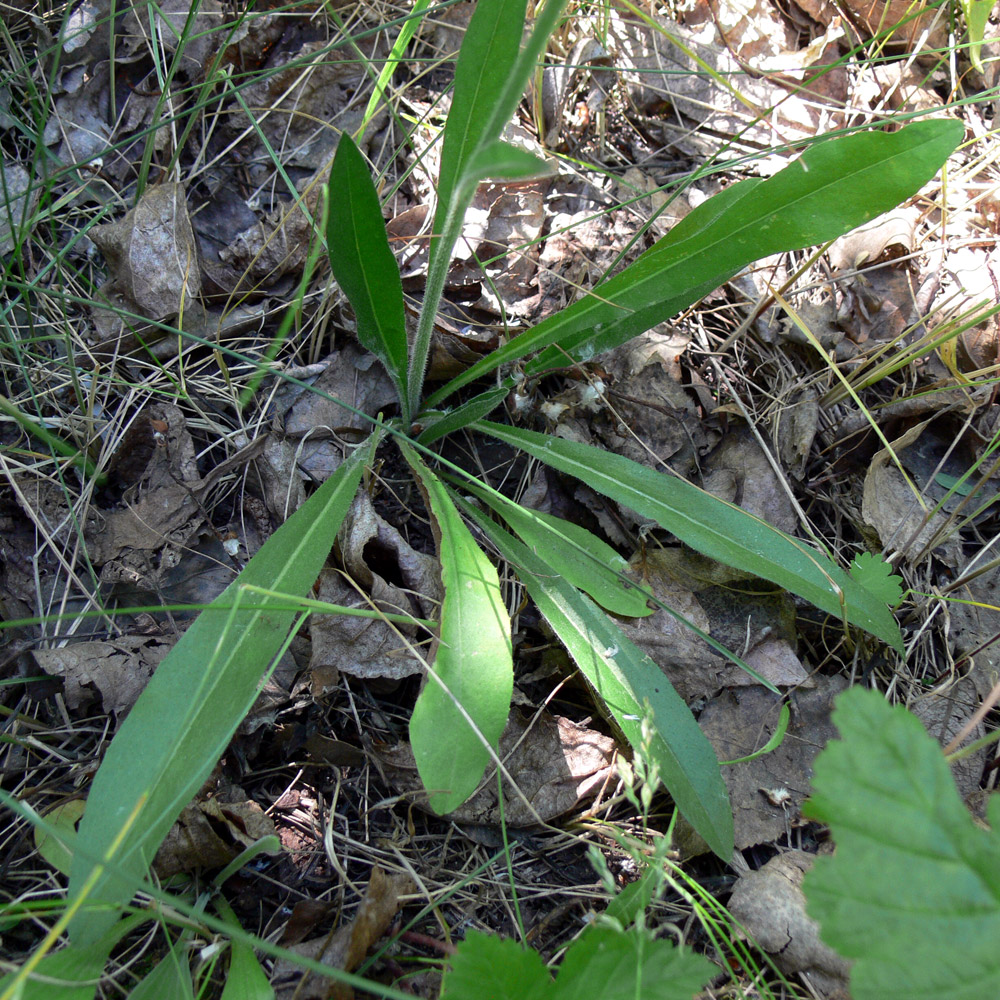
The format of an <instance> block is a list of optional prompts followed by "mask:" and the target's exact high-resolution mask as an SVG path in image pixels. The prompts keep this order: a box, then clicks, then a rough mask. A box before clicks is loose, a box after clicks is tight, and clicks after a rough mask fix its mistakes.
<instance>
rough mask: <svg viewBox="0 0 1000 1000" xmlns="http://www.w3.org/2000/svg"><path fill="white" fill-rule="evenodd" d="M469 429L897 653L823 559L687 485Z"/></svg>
mask: <svg viewBox="0 0 1000 1000" xmlns="http://www.w3.org/2000/svg"><path fill="white" fill-rule="evenodd" d="M476 428H477V429H478V430H481V431H482V432H483V433H485V434H489V435H491V436H492V437H495V438H497V439H499V440H501V441H505V442H507V443H508V444H511V445H513V446H514V447H515V448H520V449H521V450H523V451H526V452H527V453H528V454H529V455H532V456H534V457H535V458H537V459H538V460H539V461H541V462H544V463H545V464H546V465H550V466H552V467H553V468H554V469H558V470H559V471H560V472H565V473H567V474H568V475H571V476H575V477H576V478H577V479H580V480H582V481H583V482H585V483H586V484H587V485H588V486H590V487H591V489H594V490H597V491H598V493H603V494H604V495H605V496H607V497H611V499H612V500H615V501H616V502H617V503H620V504H623V505H624V506H626V507H629V508H631V509H632V510H634V511H636V512H637V513H639V514H641V515H643V517H648V518H651V519H652V520H654V521H656V523H657V524H659V525H660V526H661V527H663V528H665V529H666V530H667V531H670V532H672V533H673V534H674V535H676V536H677V537H678V538H679V539H680V540H681V541H682V542H684V543H685V544H686V545H690V546H691V548H693V549H696V550H697V551H698V552H701V553H702V554H703V555H706V556H708V557H709V558H711V559H715V560H717V561H718V562H721V563H724V564H725V565H727V566H733V567H735V568H736V569H741V570H744V571H746V572H748V573H753V574H755V575H756V576H760V577H763V578H764V579H765V580H770V581H771V582H772V583H776V584H778V585H779V586H780V587H784V588H785V589H786V590H788V591H791V592H792V593H793V594H798V595H799V596H800V597H804V598H805V599H806V600H807V601H810V602H812V603H813V604H815V605H816V607H818V608H821V609H822V610H823V611H826V612H828V613H829V614H831V615H834V616H835V617H836V618H837V619H840V620H843V619H846V620H847V621H849V622H851V623H853V624H854V625H857V626H859V627H860V628H863V629H865V630H866V631H868V632H870V633H871V634H872V635H875V636H878V638H880V639H882V640H883V641H885V642H887V643H888V644H889V645H890V646H892V648H893V649H896V650H898V651H899V652H902V651H903V639H902V636H901V634H900V631H899V626H898V625H897V624H896V620H895V618H893V616H892V614H891V613H890V611H889V608H888V606H887V605H886V604H885V603H884V602H882V601H880V600H879V599H878V597H877V596H876V595H874V594H872V593H871V592H869V591H868V590H867V589H865V588H864V587H862V586H861V584H859V583H858V582H857V581H856V580H853V579H852V578H851V577H850V576H848V574H847V573H846V572H844V570H842V569H840V567H839V566H837V565H835V564H834V563H833V562H832V561H831V560H830V559H829V558H828V557H827V556H825V555H824V554H822V553H821V552H819V551H817V550H816V549H814V548H812V547H811V546H809V545H807V544H806V543H805V542H803V541H800V540H799V539H797V538H792V537H791V536H790V535H786V534H784V532H781V531H778V530H777V529H776V528H772V527H771V525H769V524H768V523H767V522H766V521H762V520H761V519H760V518H757V517H754V516H753V515H752V514H748V513H747V512H746V511H745V510H742V509H741V508H739V507H737V506H735V505H734V504H729V503H726V502H725V501H723V500H720V499H718V497H714V496H712V495H711V494H709V493H706V492H705V491H704V490H702V489H699V488H698V487H697V486H694V485H693V484H692V483H688V482H685V481H684V480H683V479H677V478H674V477H672V476H665V475H663V474H661V473H658V472H656V471H654V470H653V469H650V468H647V467H646V466H643V465H638V464H637V463H635V462H633V461H631V460H630V459H627V458H625V457H623V456H622V455H613V454H611V453H609V452H606V451H603V450H601V449H599V448H592V447H590V446H589V445H585V444H581V443H579V442H577V441H566V440H564V439H562V438H556V437H552V436H549V435H545V434H538V433H537V432H535V431H529V430H525V429H524V428H520V427H505V426H503V425H501V424H495V423H491V422H490V421H486V420H483V421H480V422H479V423H477V424H476Z"/></svg>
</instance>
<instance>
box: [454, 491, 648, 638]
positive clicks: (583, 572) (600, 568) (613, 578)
mask: <svg viewBox="0 0 1000 1000" xmlns="http://www.w3.org/2000/svg"><path fill="white" fill-rule="evenodd" d="M460 488H462V489H465V490H468V491H469V492H470V493H474V494H475V495H476V496H477V497H479V499H480V500H482V501H483V502H484V503H486V504H488V505H489V506H490V507H491V508H492V509H493V510H495V511H496V512H497V513H498V514H499V515H500V516H501V517H502V518H503V519H504V520H505V521H506V522H507V524H508V525H510V527H511V529H512V530H513V531H514V534H516V535H517V536H518V537H520V539H521V540H522V541H523V542H524V543H525V545H527V546H528V548H529V549H531V551H532V552H534V553H535V555H537V556H539V557H541V559H542V560H543V561H544V562H545V563H546V564H547V565H548V566H550V567H551V568H552V569H553V570H555V572H556V573H558V574H559V575H560V576H561V577H563V579H564V580H566V582H567V583H570V584H572V585H573V586H574V587H578V588H579V589H580V590H582V591H584V593H587V594H589V595H590V596H591V597H592V598H593V599H594V600H595V601H596V602H597V603H598V604H600V606H601V607H602V608H606V609H607V610H608V611H613V612H614V613H615V614H616V615H625V616H626V617H629V618H644V617H645V616H646V615H651V614H652V613H653V608H651V607H650V606H649V604H648V603H647V597H648V595H647V594H645V593H644V592H643V591H642V589H641V588H639V587H637V586H636V585H635V584H633V583H630V582H629V581H628V580H627V579H625V577H624V574H625V573H626V571H627V570H628V562H627V561H626V560H625V559H624V558H623V557H622V556H620V555H619V554H618V553H617V552H616V551H615V550H614V549H613V548H611V546H610V545H608V544H607V542H604V541H602V540H601V539H600V538H598V537H597V536H596V535H594V534H592V533H591V532H589V531H587V529H586V528H582V527H581V526H580V525H578V524H573V522H572V521H566V520H564V519H563V518H561V517H554V516H553V515H552V514H544V513H542V512H541V511H537V510H531V509H530V508H527V507H521V506H520V505H519V504H516V503H514V502H513V500H508V499H507V498H506V497H505V496H503V495H502V494H501V493H497V492H496V490H491V489H489V488H487V487H484V486H481V485H479V484H478V483H471V482H468V483H463V484H462V485H461V487H460Z"/></svg>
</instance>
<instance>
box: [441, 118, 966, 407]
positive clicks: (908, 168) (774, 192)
mask: <svg viewBox="0 0 1000 1000" xmlns="http://www.w3.org/2000/svg"><path fill="white" fill-rule="evenodd" d="M962 135H963V126H962V123H961V122H958V121H953V120H937V121H924V122H916V123H914V124H912V125H908V126H906V127H904V128H902V129H900V130H899V131H898V132H893V133H886V132H864V133H858V134H855V135H851V136H845V137H842V138H839V139H831V140H827V141H824V142H819V143H816V144H815V145H813V146H812V147H810V148H809V149H808V150H807V151H806V152H805V153H803V154H802V156H801V157H799V159H797V160H796V161H795V162H794V163H792V164H790V165H789V166H787V167H786V168H785V169H784V170H781V171H779V172H778V173H777V174H775V175H774V176H773V177H770V178H768V179H767V180H758V179H756V178H751V179H748V180H745V181H741V182H739V183H737V184H734V185H732V186H731V187H729V188H728V189H726V190H725V191H723V192H722V193H721V194H718V195H716V196H715V197H714V198H710V199H709V200H708V201H706V202H704V203H703V204H702V205H699V206H698V207H697V208H696V209H695V210H694V211H693V212H691V213H690V214H689V215H688V216H687V217H686V218H685V219H684V220H683V221H682V222H680V223H679V224H678V225H677V226H675V227H674V229H672V230H671V231H670V232H669V233H668V234H667V235H666V236H665V237H664V238H663V239H661V240H660V241H658V242H657V243H656V245H655V246H653V247H652V248H651V249H649V250H647V251H646V253H644V254H643V255H642V256H641V257H640V258H639V259H638V260H637V261H635V263H633V264H631V265H630V266H629V267H627V268H626V269H625V270H624V271H622V272H621V273H620V274H618V275H616V276H615V277H613V278H611V279H610V280H608V281H606V282H604V283H603V284H600V285H598V287H597V288H596V289H595V290H594V294H593V295H587V296H585V297H584V298H582V299H580V300H579V301H578V302H575V303H574V304H573V305H571V306H569V307H568V308H567V309H563V310H562V311H560V312H558V313H556V314H555V315H553V316H551V317H550V318H549V319H546V320H544V321H543V322H542V323H539V324H538V326H536V327H534V328H533V329H531V330H528V331H526V332H524V333H522V334H520V335H519V336H517V337H515V338H514V339H513V340H511V341H510V342H509V343H507V344H505V345H504V346H503V347H501V348H499V349H498V350H496V351H494V352H493V353H492V354H490V355H489V356H488V357H486V358H484V359H483V360H482V361H480V362H478V363H477V364H475V365H473V366H472V367H471V368H470V369H468V370H467V371H465V372H463V373H462V374H461V375H459V376H458V377H457V378H455V379H453V380H452V381H451V382H449V383H448V384H447V385H446V386H444V387H443V388H442V389H440V390H438V391H437V392H435V393H433V394H432V395H431V396H430V397H429V398H428V400H427V404H428V405H429V406H436V405H438V404H439V403H440V402H441V401H442V400H444V399H446V398H447V397H448V396H449V395H451V393H453V392H454V391H455V390H456V389H458V388H460V387H461V386H463V385H466V384H468V383H469V382H471V381H474V380H475V379H477V378H479V377H480V376H482V375H485V374H487V373H488V372H491V371H494V370H495V369H496V368H498V367H500V365H502V364H508V363H510V362H514V361H517V360H519V359H521V358H524V357H526V356H527V355H529V354H532V353H534V352H536V351H540V350H542V349H543V348H550V350H548V351H546V352H545V353H543V354H542V355H541V356H539V357H538V358H537V359H535V360H534V361H532V362H531V364H529V365H528V366H527V368H526V371H527V372H528V374H531V373H535V372H540V371H545V370H548V369H550V368H561V367H563V366H565V364H566V359H567V355H569V356H570V357H572V358H575V359H576V360H586V359H587V358H589V357H593V356H594V355H595V354H599V353H600V352H602V351H607V350H610V349H611V348H613V347H616V346H618V345H619V344H623V343H625V342H626V341H627V340H630V339H631V338H632V337H635V336H638V334H640V333H643V332H644V331H646V330H648V329H650V328H651V327H653V326H655V325H656V324H657V323H660V322H663V321H665V320H668V319H669V318H670V317H671V316H673V315H674V314H675V313H677V312H679V311H680V310H682V309H685V308H687V306H689V305H691V304H692V303H694V302H697V301H698V300H699V299H700V298H702V297H703V296H704V295H706V294H707V293H708V292H709V291H711V290H712V289H713V288H716V287H718V286H719V285H721V284H722V283H723V282H725V281H726V280H728V279H729V278H730V277H732V276H733V275H734V274H736V273H737V272H738V271H739V270H740V269H741V268H743V267H746V265H747V264H750V263H752V262H753V261H755V260H759V259H760V258H761V257H766V256H767V255H769V254H773V253H780V252H783V251H787V250H796V249H799V248H801V247H806V246H812V245H814V244H817V243H822V242H823V241H825V240H830V239H834V238H835V237H837V236H840V235H842V234H843V233H846V232H848V231H850V230H851V229H854V228H856V227H857V226H860V225H862V224H863V223H865V222H867V221H869V220H870V219H873V218H874V217H875V216H876V215H879V214H881V213H882V212H886V211H888V210H889V209H891V208H893V207H895V206H896V205H898V204H899V203H900V202H901V201H903V200H904V199H906V198H908V197H910V196H911V195H913V194H915V193H916V192H917V191H918V190H919V189H920V188H921V187H922V186H923V185H924V184H925V183H926V182H927V181H929V180H930V179H931V178H932V177H933V176H934V174H935V173H936V172H937V171H938V170H939V169H940V168H941V165H942V164H943V163H944V162H945V160H946V159H947V157H948V156H949V154H950V153H951V152H952V151H953V150H954V149H955V147H956V146H957V145H958V143H959V142H960V141H961V139H962ZM551 345H558V347H551Z"/></svg>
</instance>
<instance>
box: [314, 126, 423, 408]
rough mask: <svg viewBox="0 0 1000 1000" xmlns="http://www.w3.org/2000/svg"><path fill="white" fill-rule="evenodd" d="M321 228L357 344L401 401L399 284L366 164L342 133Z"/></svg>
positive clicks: (403, 361) (404, 354)
mask: <svg viewBox="0 0 1000 1000" xmlns="http://www.w3.org/2000/svg"><path fill="white" fill-rule="evenodd" d="M328 190H329V207H328V213H327V225H326V245H327V254H328V256H329V258H330V269H331V270H332V271H333V276H334V277H335V278H336V279H337V284H339V285H340V287H341V289H342V290H343V292H344V294H345V295H346V296H347V298H348V301H349V302H350V303H351V305H352V306H353V308H354V315H355V316H356V317H357V322H358V340H359V341H361V344H362V345H363V346H364V347H365V348H367V349H368V350H369V351H371V352H372V354H374V355H375V356H376V357H377V358H378V359H379V360H380V361H381V362H382V364H383V365H385V367H386V370H387V371H388V372H389V375H390V376H391V378H392V380H393V382H394V383H395V385H396V392H397V393H398V394H399V398H400V400H401V401H404V400H405V399H406V365H407V360H408V355H409V347H408V344H407V340H406V320H405V312H404V309H403V283H402V281H401V279H400V277H399V266H398V265H397V264H396V258H395V257H394V256H393V255H392V250H391V249H390V248H389V241H388V239H387V238H386V234H385V220H384V219H383V218H382V209H381V206H380V205H379V201H378V194H377V193H376V191H375V187H374V185H373V184H372V179H371V174H370V173H369V172H368V164H367V163H365V160H364V157H363V156H362V155H361V153H359V152H358V147H357V146H355V145H354V141H353V140H352V139H351V137H350V136H349V135H348V134H347V133H346V132H344V133H343V134H342V135H341V137H340V143H339V144H338V146H337V154H336V156H334V158H333V166H332V167H331V168H330V184H329V189H328Z"/></svg>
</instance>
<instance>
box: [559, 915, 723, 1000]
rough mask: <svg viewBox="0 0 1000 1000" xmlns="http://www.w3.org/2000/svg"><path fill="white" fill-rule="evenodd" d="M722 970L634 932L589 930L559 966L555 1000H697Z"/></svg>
mask: <svg viewBox="0 0 1000 1000" xmlns="http://www.w3.org/2000/svg"><path fill="white" fill-rule="evenodd" d="M718 972H719V970H718V968H717V967H716V966H714V965H713V964H712V963H711V962H710V961H709V960H708V959H707V958H705V957H704V956H702V955H696V954H694V952H692V951H690V950H688V949H684V950H683V951H682V950H681V949H679V948H676V947H674V945H673V944H672V943H671V942H670V941H664V940H659V941H658V940H656V939H655V938H654V937H653V935H652V933H651V932H650V931H648V930H645V929H643V928H639V927H633V928H631V929H630V930H628V931H626V932H625V933H622V932H621V931H615V930H612V929H611V928H609V927H588V928H587V929H586V930H585V931H584V932H583V934H581V935H580V936H579V937H578V938H577V939H576V941H574V942H573V944H572V945H570V948H569V951H567V952H566V957H565V958H564V959H563V961H562V965H560V966H559V974H558V975H557V976H556V983H555V987H554V989H552V990H551V992H550V994H549V995H550V997H551V1000H583V998H586V1000H691V998H692V997H693V996H694V995H695V994H696V993H697V992H698V991H699V990H701V989H702V987H703V986H705V984H706V983H707V982H709V980H711V979H713V978H714V977H715V976H716V975H718Z"/></svg>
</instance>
